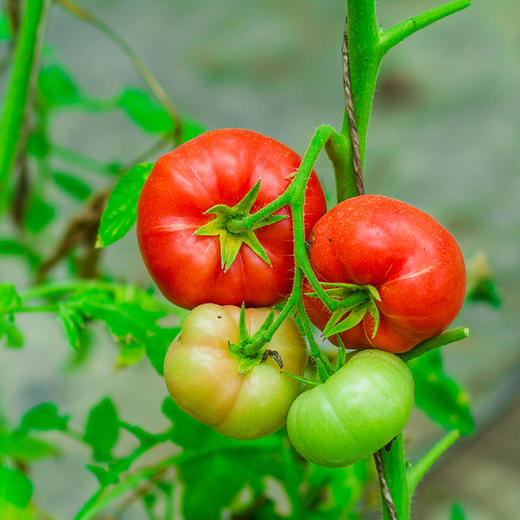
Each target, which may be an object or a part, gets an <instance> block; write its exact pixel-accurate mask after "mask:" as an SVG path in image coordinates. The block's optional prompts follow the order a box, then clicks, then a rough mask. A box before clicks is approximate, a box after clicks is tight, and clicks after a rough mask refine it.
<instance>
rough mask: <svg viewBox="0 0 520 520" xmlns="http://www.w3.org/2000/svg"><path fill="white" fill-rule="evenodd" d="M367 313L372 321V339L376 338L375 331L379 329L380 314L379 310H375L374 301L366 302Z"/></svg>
mask: <svg viewBox="0 0 520 520" xmlns="http://www.w3.org/2000/svg"><path fill="white" fill-rule="evenodd" d="M367 311H368V313H369V314H370V316H372V318H373V319H374V330H373V332H372V339H374V338H375V337H376V334H377V331H378V329H379V322H380V319H381V314H380V312H379V309H378V308H377V305H376V304H375V303H374V300H369V301H368V302H367Z"/></svg>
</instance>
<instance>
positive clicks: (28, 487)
mask: <svg viewBox="0 0 520 520" xmlns="http://www.w3.org/2000/svg"><path fill="white" fill-rule="evenodd" d="M32 491H33V486H32V483H31V481H30V480H29V479H28V478H27V477H26V476H25V475H24V474H23V473H22V472H20V471H18V470H17V469H11V468H5V467H1V466H0V503H1V501H2V500H5V501H6V502H9V503H10V504H13V505H15V506H17V507H25V506H26V505H27V504H28V503H29V500H31V496H32Z"/></svg>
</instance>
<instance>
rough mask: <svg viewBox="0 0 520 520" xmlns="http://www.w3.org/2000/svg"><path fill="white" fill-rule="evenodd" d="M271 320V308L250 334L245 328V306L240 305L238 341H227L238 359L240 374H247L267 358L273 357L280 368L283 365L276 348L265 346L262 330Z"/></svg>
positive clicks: (230, 349) (272, 318) (231, 351)
mask: <svg viewBox="0 0 520 520" xmlns="http://www.w3.org/2000/svg"><path fill="white" fill-rule="evenodd" d="M273 322H274V310H271V312H270V313H269V315H268V316H267V318H266V319H265V321H264V323H263V324H262V326H261V327H260V328H259V329H258V330H257V331H256V332H255V333H254V334H250V333H249V331H248V330H247V324H246V314H245V307H244V305H242V308H241V309H240V317H239V320H238V343H231V342H230V341H228V349H229V352H230V353H231V355H233V356H235V357H236V358H238V359H239V360H240V363H239V365H238V371H239V372H240V373H241V374H242V375H246V374H248V373H249V372H250V371H251V370H253V368H255V366H257V365H259V364H260V363H263V362H264V361H266V360H267V359H268V358H272V359H274V361H275V362H276V364H277V365H278V366H279V367H280V369H281V368H282V367H283V360H282V358H281V356H280V354H279V353H278V352H277V351H276V350H271V349H266V348H265V344H266V342H267V341H268V338H266V337H264V332H265V331H266V330H267V329H268V328H269V327H270V326H271V325H272V324H273Z"/></svg>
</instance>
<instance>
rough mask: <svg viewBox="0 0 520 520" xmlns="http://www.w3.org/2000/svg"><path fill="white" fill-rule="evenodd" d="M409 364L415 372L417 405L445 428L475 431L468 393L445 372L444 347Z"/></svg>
mask: <svg viewBox="0 0 520 520" xmlns="http://www.w3.org/2000/svg"><path fill="white" fill-rule="evenodd" d="M408 366H409V367H410V370H411V371H412V374H413V376H414V384H415V403H416V405H417V406H418V407H419V408H420V409H421V410H423V411H424V412H425V413H426V414H427V415H428V416H429V417H430V418H431V419H433V420H434V421H435V422H436V423H438V424H440V425H441V426H442V427H443V428H445V429H447V430H453V429H458V430H460V432H461V433H462V434H465V435H467V434H469V433H471V432H472V431H473V429H474V422H473V417H472V414H471V409H470V406H469V397H468V394H467V392H466V391H465V390H464V389H463V388H462V387H461V386H460V385H459V384H458V383H457V382H456V381H455V380H454V379H452V378H450V377H448V376H447V375H446V373H445V372H444V369H443V366H442V355H441V351H440V350H438V349H436V350H432V351H430V352H428V353H426V354H423V355H422V356H420V357H418V358H415V359H412V360H411V361H409V362H408Z"/></svg>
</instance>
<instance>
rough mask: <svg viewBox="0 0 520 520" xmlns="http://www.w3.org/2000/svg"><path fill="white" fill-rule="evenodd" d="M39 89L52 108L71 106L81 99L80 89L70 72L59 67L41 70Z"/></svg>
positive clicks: (53, 66) (51, 66) (54, 66)
mask: <svg viewBox="0 0 520 520" xmlns="http://www.w3.org/2000/svg"><path fill="white" fill-rule="evenodd" d="M38 88H39V89H40V93H41V96H42V98H43V99H44V100H45V103H46V104H47V105H49V106H51V107H54V106H60V105H70V104H74V103H76V102H78V101H79V100H80V99H81V94H80V91H79V88H78V87H77V86H76V84H75V83H74V81H73V80H72V78H71V76H70V75H69V73H68V72H66V71H65V69H63V68H62V67H60V66H59V65H50V66H48V67H44V68H42V69H41V70H40V74H39V75H38Z"/></svg>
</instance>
